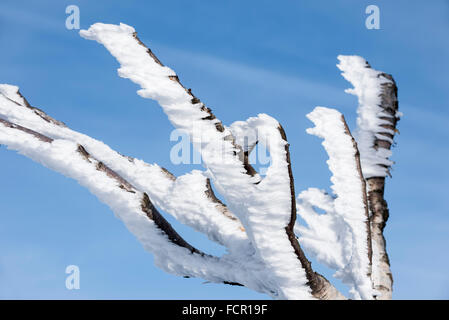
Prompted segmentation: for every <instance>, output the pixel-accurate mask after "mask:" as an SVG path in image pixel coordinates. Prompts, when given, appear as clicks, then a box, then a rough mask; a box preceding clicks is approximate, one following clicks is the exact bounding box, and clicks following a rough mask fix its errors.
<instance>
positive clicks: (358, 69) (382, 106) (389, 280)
mask: <svg viewBox="0 0 449 320" xmlns="http://www.w3.org/2000/svg"><path fill="white" fill-rule="evenodd" d="M339 60H340V64H339V65H338V67H339V68H340V70H342V71H343V74H342V75H343V77H344V78H345V79H346V80H348V81H349V82H350V83H351V84H352V85H353V86H354V88H352V89H348V90H347V92H348V93H351V94H354V95H356V96H357V97H358V102H359V106H358V109H357V113H358V118H357V130H356V140H357V142H358V144H359V146H360V154H361V163H362V170H363V173H364V176H365V179H366V181H367V193H368V202H369V209H370V220H371V234H372V247H373V276H372V279H373V287H374V289H375V292H374V294H373V297H374V298H375V299H391V298H392V286H393V277H392V273H391V270H390V262H389V258H388V254H387V250H386V241H385V237H384V235H383V231H384V228H385V226H386V222H387V220H388V216H389V210H388V206H387V202H386V201H385V198H384V190H385V177H386V176H387V175H390V167H391V165H392V164H393V162H392V161H391V160H389V157H390V156H391V154H392V152H391V146H392V144H393V139H394V136H395V133H396V132H398V131H397V128H396V125H397V122H398V120H399V117H400V116H401V114H400V112H398V99H397V86H396V83H395V81H394V79H393V77H392V76H391V75H389V74H386V73H383V72H381V71H377V70H375V69H373V68H371V66H370V65H369V64H368V62H367V61H366V60H365V59H363V58H361V57H357V56H339Z"/></svg>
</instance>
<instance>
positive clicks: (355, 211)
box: [306, 107, 372, 299]
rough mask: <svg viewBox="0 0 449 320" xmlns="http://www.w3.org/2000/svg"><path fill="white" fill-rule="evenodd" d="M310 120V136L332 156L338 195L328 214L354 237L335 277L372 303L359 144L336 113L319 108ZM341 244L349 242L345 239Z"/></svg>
mask: <svg viewBox="0 0 449 320" xmlns="http://www.w3.org/2000/svg"><path fill="white" fill-rule="evenodd" d="M307 117H308V118H309V119H310V120H311V121H312V122H313V123H314V124H315V127H314V128H311V129H307V133H309V134H312V135H316V136H318V137H320V138H323V139H324V141H323V143H322V144H323V146H324V148H325V150H326V152H327V154H328V155H329V160H328V161H327V164H328V166H329V169H330V171H331V172H332V177H331V182H332V186H331V188H332V191H333V192H334V194H335V195H336V198H335V200H334V201H333V207H332V208H329V209H330V213H329V214H331V216H332V217H333V216H335V215H332V212H333V211H335V213H336V215H337V216H338V217H340V218H341V219H342V220H343V221H344V222H345V223H346V224H347V226H348V227H349V230H350V233H351V236H352V250H351V254H350V258H349V260H348V262H347V264H346V265H345V266H344V268H342V269H339V270H338V272H337V274H336V275H337V277H339V278H341V279H342V280H343V282H345V283H348V284H350V285H351V286H352V290H351V292H352V294H353V295H354V298H362V299H370V298H371V297H372V288H371V278H370V277H371V255H372V252H371V235H370V233H371V231H370V227H369V216H368V204H367V198H366V185H365V180H364V178H363V175H362V171H361V167H360V158H359V151H358V149H357V144H356V143H355V140H354V138H353V137H352V135H351V133H350V131H349V129H348V126H347V124H346V121H345V119H344V117H343V116H342V114H341V113H340V112H338V111H337V110H335V109H329V108H324V107H316V108H315V110H314V111H313V112H311V113H309V114H308V115H307ZM324 200H329V199H328V198H325V199H324ZM306 217H307V215H306ZM340 223H341V222H340ZM341 240H346V237H343V238H341ZM325 250H327V248H326V249H325Z"/></svg>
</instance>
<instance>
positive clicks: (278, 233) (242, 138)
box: [0, 23, 397, 299]
mask: <svg viewBox="0 0 449 320" xmlns="http://www.w3.org/2000/svg"><path fill="white" fill-rule="evenodd" d="M80 34H81V36H82V37H84V38H86V39H90V40H95V41H97V42H99V43H100V44H102V45H103V46H104V47H105V48H106V49H107V50H108V51H109V52H110V53H111V54H112V55H113V56H114V57H115V58H116V59H117V61H118V62H119V64H120V68H119V69H118V73H119V76H121V77H123V78H127V79H130V80H131V81H133V82H134V83H136V84H138V85H139V86H140V87H141V89H140V90H138V94H139V95H140V96H141V97H143V98H149V99H154V100H156V101H157V102H158V103H159V104H160V106H161V107H162V109H163V111H164V112H165V113H166V115H167V116H168V119H169V120H170V122H171V123H172V124H173V126H174V127H175V128H177V129H181V130H182V131H184V132H186V133H188V134H189V136H190V139H191V141H194V142H195V143H194V147H195V148H197V151H198V152H199V153H200V154H201V158H202V160H203V165H204V167H205V170H204V171H200V170H194V171H192V172H190V173H186V174H184V175H182V176H180V177H175V176H174V175H172V174H171V173H170V172H168V171H167V170H166V169H164V168H161V167H159V166H158V165H155V164H152V165H150V164H147V163H145V162H143V161H142V160H139V159H134V158H131V157H126V156H123V155H121V154H119V153H117V152H116V151H114V150H112V149H110V148H109V147H108V146H107V145H106V144H104V143H102V142H100V141H97V140H95V139H93V138H91V137H89V136H86V135H84V134H81V133H78V132H76V131H73V130H71V129H70V128H68V127H67V126H66V125H65V124H64V123H62V122H60V121H58V120H55V119H53V118H52V117H50V116H48V115H47V114H46V113H45V112H44V111H42V110H40V109H37V108H35V107H32V106H31V105H30V104H29V103H28V102H27V100H26V99H25V98H24V97H23V96H22V95H21V94H20V93H19V91H18V88H17V87H15V86H10V85H0V143H2V144H5V145H7V146H8V148H10V149H13V150H17V151H18V152H19V153H21V154H23V155H25V156H27V157H29V158H31V159H33V160H35V161H37V162H40V163H41V164H43V165H45V166H47V167H49V168H50V169H53V170H55V171H58V172H60V173H62V174H64V175H66V176H68V177H71V178H73V179H75V180H76V181H78V182H79V183H80V184H81V185H83V186H85V187H86V188H88V189H89V190H90V191H91V192H92V193H93V194H94V195H96V196H97V197H98V198H99V199H100V200H101V201H103V202H104V203H106V204H107V205H108V206H109V207H110V208H111V209H112V211H113V212H114V213H115V214H116V216H117V217H119V218H120V219H121V220H122V221H123V222H124V224H125V225H126V226H127V228H128V229H129V230H130V231H131V232H132V233H133V234H134V235H135V236H136V237H137V238H138V239H139V241H140V242H141V243H142V245H143V246H144V247H145V249H147V250H148V251H149V252H151V253H152V254H153V255H154V256H155V262H156V264H157V265H158V266H159V267H160V268H162V269H163V270H165V271H167V272H170V273H173V274H176V275H180V276H184V277H199V278H203V279H205V280H207V281H210V282H218V283H226V284H232V285H242V286H246V287H247V288H250V289H253V290H256V291H259V292H263V293H266V294H268V295H270V296H271V297H273V298H277V299H314V298H316V299H344V298H345V297H344V296H343V295H341V294H340V293H339V292H338V291H337V290H336V289H335V287H334V286H333V285H332V284H331V283H330V282H329V281H328V280H327V279H326V278H324V277H323V276H322V275H320V274H319V273H317V272H315V271H314V270H313V268H312V265H311V262H310V261H309V260H308V259H307V257H306V255H305V253H304V251H303V249H302V247H301V245H302V246H304V247H305V248H307V249H308V250H309V251H310V252H311V253H312V254H314V255H315V256H316V258H317V260H318V261H319V262H320V263H323V264H325V265H327V266H329V267H331V268H333V269H335V270H336V271H337V272H336V276H337V277H339V278H341V279H342V280H343V282H345V283H347V284H348V285H349V286H350V287H351V293H352V295H353V297H354V298H362V299H371V298H372V297H373V296H375V295H376V294H377V293H376V292H379V288H380V287H381V286H382V285H381V284H376V281H377V280H376V279H381V278H382V277H381V276H379V274H380V272H378V271H379V270H381V269H382V268H381V267H380V264H376V259H378V258H379V257H383V254H384V253H383V252H382V243H381V241H380V240H382V239H383V236H382V233H381V232H382V230H383V226H384V224H383V225H382V224H379V219H378V218H377V219H374V218H373V217H378V216H379V214H378V213H377V211H375V210H371V209H373V208H374V206H372V205H371V204H372V203H375V201H376V200H375V195H373V194H372V193H370V192H374V191H376V190H375V189H373V186H375V184H373V183H372V182H373V181H374V180H372V179H374V178H375V177H373V174H374V175H382V176H381V177H382V179H383V177H384V176H385V173H386V172H387V170H388V167H389V165H391V163H390V162H389V160H388V159H387V158H388V156H389V153H388V152H387V151H389V147H390V145H391V142H392V139H393V134H394V129H395V127H394V126H395V123H396V121H397V114H396V113H394V114H393V115H392V112H391V110H393V111H394V110H395V109H394V108H389V107H388V106H387V105H388V103H385V101H387V102H392V103H393V106H394V102H395V101H396V100H394V98H395V96H393V95H391V96H390V95H389V94H388V93H389V92H395V91H394V88H395V86H392V85H390V84H391V83H394V81H393V80H392V79H390V78H389V76H388V75H385V74H381V73H373V70H371V69H369V70H371V71H367V70H365V69H366V67H365V66H364V65H363V63H362V62H361V61H362V60H363V59H362V60H360V59H361V58H358V57H355V58H354V57H340V60H341V64H340V67H341V68H342V70H344V72H345V73H344V74H345V77H347V79H348V80H350V81H351V82H353V84H354V86H355V89H354V92H356V94H357V95H358V96H359V100H360V107H359V111H358V112H359V120H358V125H359V130H358V132H359V136H358V139H359V143H360V145H362V148H361V149H363V152H362V155H361V157H362V161H360V154H359V150H358V147H357V143H356V142H355V140H354V139H353V138H352V135H351V133H350V131H349V129H348V126H347V125H346V122H345V120H344V118H343V116H342V115H341V114H340V113H339V112H338V111H336V110H333V109H328V108H322V107H317V108H316V109H315V110H314V111H313V112H312V113H310V114H309V115H308V117H309V119H310V120H312V122H313V123H314V124H315V127H314V128H312V129H309V130H308V133H310V134H314V135H317V136H319V137H321V138H323V139H324V141H323V146H324V147H325V149H326V151H327V153H328V155H329V161H328V165H329V168H330V170H331V172H332V178H331V181H332V191H333V193H334V195H333V196H330V195H328V194H326V193H324V192H323V191H321V190H318V189H313V188H311V189H308V190H306V191H304V192H302V193H301V194H300V195H299V205H298V209H299V213H300V214H301V216H302V217H303V219H304V220H305V222H306V223H307V226H300V225H296V231H298V234H299V237H297V236H296V234H295V232H294V231H295V230H294V227H295V223H296V210H297V204H296V196H295V188H294V180H293V175H292V162H291V159H290V152H289V143H288V141H287V137H286V134H285V132H284V129H283V128H282V126H281V125H280V124H279V122H278V121H277V120H276V119H274V118H272V117H270V116H268V115H266V114H259V115H258V116H257V117H252V118H249V119H248V120H246V121H236V122H234V123H233V124H232V125H231V126H229V127H227V126H225V125H223V124H222V123H221V122H220V120H219V119H217V117H216V116H215V115H214V113H213V112H212V110H210V109H209V108H207V107H206V106H205V105H204V103H203V102H201V100H200V99H199V98H197V97H196V96H195V95H194V94H193V93H192V91H191V90H190V89H187V88H186V87H184V86H183V85H182V84H181V81H180V79H179V77H178V76H177V75H176V73H175V72H174V71H173V70H171V69H170V68H168V67H166V66H164V65H163V64H162V62H161V61H160V60H159V59H158V58H157V57H156V55H155V54H154V53H153V52H152V51H151V50H150V49H149V48H147V47H146V46H145V45H144V44H143V43H142V42H141V41H140V40H139V38H138V37H137V34H136V32H135V31H134V29H133V28H132V27H130V26H127V25H125V24H120V25H107V24H101V23H97V24H94V25H92V26H91V27H90V28H89V29H88V30H82V31H81V32H80ZM363 61H364V60H363ZM362 67H363V68H365V69H363V70H362V69H361V68H362ZM376 72H377V71H376ZM374 76H377V77H378V78H379V77H381V78H382V80H379V81H377V82H375V81H374V80H373V79H371V78H373V77H374ZM385 79H386V80H385ZM388 81H390V82H388ZM376 86H377V87H376ZM376 90H377V93H374V91H376ZM376 94H378V95H379V94H380V96H381V98H380V100H375V96H376ZM389 97H390V98H391V99H390V100H389ZM373 101H374V102H376V103H380V104H379V105H378V107H380V108H381V109H382V110H379V109H376V108H375V107H373V104H372V103H374V102H373ZM390 109H391V110H390ZM396 110H397V103H396ZM388 115H390V116H388ZM373 119H374V120H373ZM391 119H393V120H391ZM390 120H391V121H390ZM388 121H390V122H389V124H387V122H388ZM393 122H394V125H392V123H393ZM392 127H393V128H392ZM368 142H369V143H368ZM385 142H386V143H390V145H386V144H385ZM258 143H261V144H262V145H264V146H265V147H266V148H267V149H268V151H269V153H270V157H271V163H270V166H269V167H268V169H267V171H266V174H265V176H261V175H259V174H258V173H257V171H256V170H255V169H254V168H253V167H252V166H251V165H250V163H249V160H248V159H249V155H250V153H251V151H252V150H253V149H254V147H255V146H256V144H258ZM383 149H385V150H386V151H385V150H383ZM365 166H366V167H367V169H365ZM365 171H367V172H368V177H369V178H368V179H367V180H366V181H367V182H368V193H369V195H370V196H369V201H368V199H367V195H366V190H367V186H366V182H365V178H366V176H365V177H364V174H365ZM212 185H213V187H212ZM382 186H383V184H382ZM213 190H217V191H218V192H219V193H220V194H221V196H222V199H223V201H222V200H219V198H218V197H217V196H216V195H215V193H214V191H213ZM375 194H382V195H383V190H382V193H380V192H377V191H376V192H375ZM368 202H369V204H370V210H371V211H370V212H371V213H372V216H371V220H372V221H370V219H369V218H370V217H369V214H368ZM225 203H226V204H225ZM318 209H319V210H324V211H325V213H324V214H321V213H319V212H318V211H317V210H318ZM159 210H162V211H164V212H165V213H166V214H170V215H172V216H173V217H174V218H176V219H177V220H178V221H179V222H181V223H183V224H185V225H187V226H190V227H191V228H193V229H194V230H196V231H198V232H201V233H204V234H205V235H206V236H207V237H208V238H209V239H210V240H211V241H215V242H217V243H218V244H220V245H222V246H224V247H225V248H226V253H225V254H223V255H222V256H221V257H215V256H211V255H209V254H207V253H204V252H202V251H200V250H198V249H196V248H194V247H193V246H192V245H190V244H189V243H188V242H187V241H186V240H184V239H183V238H182V237H181V236H180V235H179V234H178V233H177V232H176V231H175V230H174V229H173V227H172V226H171V225H170V224H169V223H168V222H167V220H165V218H164V217H163V215H162V214H161V213H160V212H159ZM380 215H381V216H382V217H384V215H382V213H381V214H380ZM385 221H386V219H384V220H383V223H384V222H385ZM371 222H372V223H371ZM370 223H371V225H370ZM373 226H378V227H373ZM376 228H377V229H376ZM371 229H372V230H374V231H372V230H371ZM372 232H374V234H375V235H376V238H375V240H376V242H375V246H374V245H373V248H375V250H374V253H373V259H374V260H375V261H374V262H375V263H373V265H372V263H371V262H372V241H371V233H372ZM379 232H380V233H379ZM379 235H380V236H379ZM298 239H299V241H298ZM379 239H380V240H379ZM300 244H301V245H300ZM376 250H377V251H376ZM385 254H386V253H385ZM372 267H373V270H377V271H376V272H377V273H376V274H377V276H376V277H374V279H375V280H374V281H372V279H371V268H372ZM376 268H377V269H376ZM382 270H384V269H382ZM373 286H374V287H375V289H376V290H378V291H375V290H372V287H373ZM390 292H391V290H390Z"/></svg>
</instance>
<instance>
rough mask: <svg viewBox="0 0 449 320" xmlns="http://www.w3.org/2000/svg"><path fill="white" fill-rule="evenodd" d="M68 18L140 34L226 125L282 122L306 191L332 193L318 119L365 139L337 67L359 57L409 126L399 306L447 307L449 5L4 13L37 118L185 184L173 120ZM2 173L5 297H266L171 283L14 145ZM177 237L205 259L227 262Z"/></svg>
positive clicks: (67, 183)
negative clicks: (74, 276)
mask: <svg viewBox="0 0 449 320" xmlns="http://www.w3.org/2000/svg"><path fill="white" fill-rule="evenodd" d="M70 4H76V5H78V6H79V8H80V13H81V28H88V27H89V26H90V25H91V24H92V23H95V22H104V23H119V22H124V23H127V24H129V25H132V26H134V27H135V28H136V30H137V31H138V33H139V36H140V38H141V39H142V40H143V41H144V42H145V43H146V44H147V45H149V46H150V47H151V48H152V49H153V51H154V52H155V53H156V54H157V55H158V56H159V57H160V58H161V60H162V61H163V62H164V63H165V64H166V65H169V66H170V67H172V68H173V69H174V70H176V71H177V73H178V74H179V75H180V77H181V80H182V81H183V83H185V85H186V86H188V87H191V88H192V89H193V92H194V93H195V94H196V95H197V96H199V97H200V98H201V100H203V101H204V102H205V103H206V104H207V105H208V106H209V107H211V108H212V109H213V110H214V112H215V114H216V115H217V116H218V117H219V118H220V119H221V120H222V121H223V122H224V123H225V124H230V123H232V122H233V121H235V120H244V119H246V118H248V117H250V116H253V115H256V114H257V113H261V112H264V113H268V114H270V115H271V116H274V117H275V118H277V119H278V120H279V121H280V122H281V123H282V125H283V126H284V128H285V130H286V132H287V135H288V138H289V141H290V145H291V154H292V160H293V171H294V174H295V183H296V186H295V187H296V190H297V191H298V192H299V191H301V190H304V189H305V188H308V187H319V188H329V177H330V172H329V170H328V168H327V166H326V163H325V161H326V159H327V156H326V154H325V152H324V150H323V149H322V147H321V144H320V142H321V141H320V140H319V139H318V138H316V137H313V136H309V135H307V134H306V133H305V129H306V128H308V127H310V126H311V123H310V122H309V121H308V120H307V119H306V118H305V115H306V114H307V113H308V112H310V111H311V110H312V109H313V108H314V107H315V106H317V105H322V106H328V107H335V108H337V109H339V110H340V111H341V112H343V113H344V114H345V116H346V118H347V119H348V122H349V124H350V126H351V127H352V128H353V127H354V120H355V108H356V104H357V101H356V98H355V97H353V96H350V95H348V94H345V93H344V89H345V88H347V87H349V83H347V82H346V81H345V80H344V79H343V78H342V77H341V76H340V75H339V70H338V69H337V68H336V66H335V65H336V63H337V59H336V57H337V55H338V54H357V55H361V56H363V57H365V58H366V59H367V60H368V61H369V62H370V63H371V65H372V66H373V67H374V68H376V69H378V70H382V71H385V72H388V73H391V74H393V75H394V77H395V79H396V81H397V83H398V86H399V106H400V110H401V111H402V112H403V113H404V117H403V119H402V120H401V121H400V123H399V130H400V133H401V134H400V135H399V136H398V137H397V138H396V141H397V147H396V148H394V150H393V151H394V155H393V160H394V161H395V162H396V164H395V166H394V168H393V169H394V170H393V172H392V174H393V178H392V179H388V180H387V189H386V193H387V196H386V197H387V200H388V202H389V207H390V214H391V215H390V220H389V222H388V225H387V229H386V237H387V241H388V251H389V254H390V259H391V264H392V270H393V274H394V297H395V298H397V299H448V298H449V289H448V288H449V273H448V272H447V270H448V265H449V255H448V249H447V246H448V245H449V215H448V214H449V209H448V208H449V206H448V205H447V194H448V190H449V170H448V169H447V158H448V156H449V148H448V140H449V129H448V124H449V111H448V105H447V103H448V101H449V90H448V89H447V88H448V87H449V80H448V76H447V75H448V73H449V62H448V61H449V59H448V58H449V41H448V39H449V37H448V35H449V2H448V1H443V0H440V1H438V0H435V1H413V2H412V1H405V0H404V1H358V0H353V1H349V0H347V1H332V2H331V1H316V0H315V1H293V0H292V1H287V0H282V1H276V2H274V1H264V0H259V1H234V0H230V1H206V0H201V1H200V0H190V1H173V0H172V1H162V0H153V1H75V0H71V1H43V0H42V1H38V2H31V1H21V0H14V1H10V0H2V2H1V3H0V43H1V49H2V50H0V83H10V84H15V85H18V86H20V88H21V91H22V93H23V94H24V95H25V96H26V97H27V98H28V100H29V101H30V102H31V104H32V105H34V106H37V107H40V108H42V109H44V110H45V111H46V112H47V113H49V114H50V115H52V116H54V117H55V118H57V119H59V120H62V121H64V122H66V123H67V124H68V125H69V126H70V127H72V128H73V129H75V130H78V131H81V132H84V133H86V134H89V135H91V136H93V137H95V138H97V139H99V140H102V141H104V142H106V143H107V144H109V145H110V146H111V147H113V148H114V149H116V150H117V151H119V152H121V153H123V154H127V155H131V156H134V157H137V158H142V159H144V160H146V161H147V162H150V163H153V162H155V163H158V164H159V165H161V166H164V167H166V168H168V169H169V170H170V171H172V172H174V173H175V174H181V173H183V172H187V171H190V170H191V169H193V168H197V166H193V165H190V166H189V165H174V164H172V163H171V162H170V158H169V153H170V149H171V148H172V147H173V145H174V144H175V142H172V141H170V139H169V137H170V132H171V131H172V127H171V126H170V124H169V122H168V120H167V119H166V117H165V116H164V114H163V113H162V111H161V109H160V108H159V107H158V106H157V104H156V103H154V102H152V101H149V100H144V99H142V98H140V97H139V96H137V94H136V93H135V91H136V90H137V87H136V86H135V85H134V84H132V83H131V82H129V81H128V80H125V79H121V78H119V77H118V76H117V72H116V69H117V67H118V65H117V63H116V61H115V60H114V59H113V58H112V57H111V56H110V55H109V53H108V52H107V51H106V50H105V49H104V48H103V47H101V46H100V45H98V44H96V43H94V42H91V41H86V40H84V39H82V38H81V37H79V35H78V33H77V31H75V30H67V29H66V28H65V19H66V17H67V15H66V14H65V8H66V6H67V5H70ZM370 4H376V5H378V6H379V8H380V19H381V20H380V27H381V29H380V30H367V29H366V28H365V18H366V15H365V8H366V6H367V5H370ZM0 172H1V176H2V183H1V184H0V200H1V210H0V218H1V223H0V252H1V253H0V298H36V299H42V298H62V299H80V298H85V299H92V298H100V299H104V298H111V299H117V298H124V299H127V298H133V299H228V298H232V299H261V298H265V296H263V295H260V294H258V293H254V292H252V291H250V290H247V289H245V288H237V287H230V286H225V285H215V284H205V283H203V281H202V280H198V279H182V278H178V277H175V276H172V275H169V274H166V273H164V272H162V271H160V270H159V269H157V268H156V267H154V265H153V259H152V257H151V255H150V254H148V253H147V252H145V251H144V250H143V248H142V247H141V245H140V244H139V243H138V242H137V240H136V239H135V238H134V237H133V236H132V234H130V233H129V232H128V231H127V230H126V229H125V227H124V226H123V224H122V223H121V222H120V221H119V220H118V219H116V218H115V217H114V216H113V214H112V212H111V211H110V210H109V209H108V208H107V207H106V206H105V205H103V204H101V203H100V202H99V201H98V200H97V199H96V198H95V197H94V196H92V195H90V194H89V193H88V192H87V191H86V190H84V189H83V188H82V187H80V186H79V185H78V184H77V183H76V182H74V181H72V180H70V179H68V178H65V177H63V176H60V175H59V174H57V173H54V172H52V171H50V170H48V169H46V168H43V167H41V166H40V165H38V164H36V163H34V162H32V161H31V160H28V159H26V158H24V157H22V156H19V155H17V154H16V153H14V152H12V151H8V150H6V148H5V147H4V146H2V147H0ZM170 221H172V220H170ZM172 222H173V221H172ZM173 223H174V225H175V226H176V227H177V228H178V230H179V231H180V232H181V234H182V235H183V236H184V237H185V238H186V239H188V240H189V241H190V242H192V243H193V244H195V245H196V246H197V247H199V248H201V249H203V250H207V251H210V252H213V253H219V252H222V248H219V247H217V246H215V245H213V244H211V243H209V242H208V241H207V239H206V238H205V237H203V236H201V235H198V234H196V233H194V232H192V231H191V230H190V229H188V228H187V227H183V226H181V225H179V224H177V223H176V222H173ZM72 264H75V265H78V266H79V267H80V270H81V289H80V290H72V291H69V290H67V289H66V288H65V278H66V274H65V268H66V266H67V265H72ZM313 265H314V266H315V267H316V268H317V270H319V271H320V272H323V273H324V274H325V275H326V276H328V277H330V276H331V272H330V271H329V270H326V269H325V268H322V267H319V266H318V264H317V263H315V262H314V263H313ZM338 286H339V287H341V285H340V284H338Z"/></svg>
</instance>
